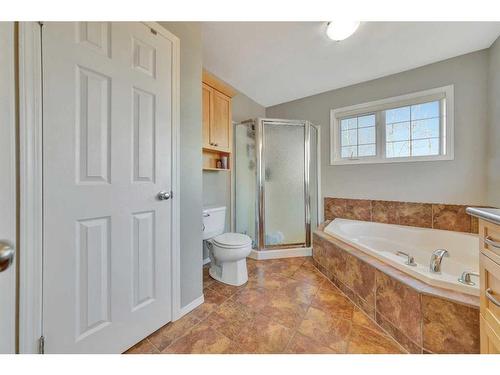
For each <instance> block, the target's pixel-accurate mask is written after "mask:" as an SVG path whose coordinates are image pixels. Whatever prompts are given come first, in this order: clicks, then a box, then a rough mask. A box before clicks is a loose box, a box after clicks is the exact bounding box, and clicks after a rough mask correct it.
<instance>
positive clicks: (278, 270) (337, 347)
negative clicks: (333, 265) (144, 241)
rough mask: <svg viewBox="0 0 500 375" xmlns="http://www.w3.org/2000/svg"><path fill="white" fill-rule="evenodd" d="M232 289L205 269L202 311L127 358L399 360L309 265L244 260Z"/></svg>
mask: <svg viewBox="0 0 500 375" xmlns="http://www.w3.org/2000/svg"><path fill="white" fill-rule="evenodd" d="M248 273H249V280H248V283H246V284H245V285H243V286H241V287H233V286H229V285H224V284H221V283H218V282H217V281H215V280H213V279H211V278H210V276H209V275H208V269H207V268H204V269H203V282H204V295H205V303H204V304H203V305H201V306H199V307H198V308H196V309H195V310H193V311H192V312H190V313H189V314H187V315H185V316H184V317H182V318H181V319H179V320H177V321H176V322H173V323H169V324H167V325H165V326H164V327H162V328H160V329H159V330H158V331H156V332H154V333H153V334H151V335H150V336H149V337H147V338H146V339H144V340H142V341H141V342H139V343H138V344H136V345H135V346H133V347H132V348H130V349H129V350H128V351H127V352H126V353H142V354H145V353H178V354H181V353H220V354H223V353H385V354H387V353H405V351H404V349H402V348H401V347H400V346H399V344H398V343H397V342H396V341H394V340H393V339H392V338H391V337H389V336H388V335H387V334H386V333H385V332H384V331H382V329H381V328H380V327H379V326H378V325H377V324H375V323H374V322H373V321H372V320H371V319H370V318H369V317H368V316H367V315H365V314H364V313H363V312H362V311H361V310H360V309H358V308H357V307H356V306H355V305H354V304H353V303H352V302H351V301H350V300H349V299H348V298H347V297H346V296H345V295H344V294H343V293H342V292H341V291H340V290H339V289H337V288H336V287H335V286H334V285H333V284H332V283H331V282H330V281H329V280H328V279H326V278H325V277H324V276H323V275H322V274H321V273H320V272H319V271H318V270H317V269H316V268H315V267H314V266H313V264H312V261H311V258H288V259H276V260H266V261H255V260H251V259H249V260H248Z"/></svg>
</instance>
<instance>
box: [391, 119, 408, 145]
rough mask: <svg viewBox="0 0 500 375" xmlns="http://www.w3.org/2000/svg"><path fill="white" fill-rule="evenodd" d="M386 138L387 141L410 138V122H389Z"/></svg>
mask: <svg viewBox="0 0 500 375" xmlns="http://www.w3.org/2000/svg"><path fill="white" fill-rule="evenodd" d="M385 129H386V130H385V139H386V141H387V142H394V141H407V140H410V123H409V122H400V123H397V124H388V125H387V126H386V128H385Z"/></svg>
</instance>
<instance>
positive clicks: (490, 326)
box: [479, 219, 500, 354]
mask: <svg viewBox="0 0 500 375" xmlns="http://www.w3.org/2000/svg"><path fill="white" fill-rule="evenodd" d="M479 237H480V266H479V267H480V272H479V273H480V279H481V286H480V300H481V308H480V309H481V316H480V326H481V353H482V354H500V225H498V224H493V223H490V222H488V221H486V220H482V219H480V220H479Z"/></svg>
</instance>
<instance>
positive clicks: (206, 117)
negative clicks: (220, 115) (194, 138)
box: [202, 84, 213, 147]
mask: <svg viewBox="0 0 500 375" xmlns="http://www.w3.org/2000/svg"><path fill="white" fill-rule="evenodd" d="M202 93H203V96H202V103H203V123H202V128H203V141H202V142H203V147H210V123H211V120H210V118H211V116H212V114H213V113H212V106H211V103H210V102H211V101H212V95H213V90H212V88H211V87H210V86H207V85H205V84H203V86H202Z"/></svg>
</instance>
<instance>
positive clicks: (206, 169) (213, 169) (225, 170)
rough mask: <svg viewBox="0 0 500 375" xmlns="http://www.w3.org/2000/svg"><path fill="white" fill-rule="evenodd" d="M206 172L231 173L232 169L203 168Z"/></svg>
mask: <svg viewBox="0 0 500 375" xmlns="http://www.w3.org/2000/svg"><path fill="white" fill-rule="evenodd" d="M203 170H204V171H212V172H229V171H230V169H227V168H226V169H224V168H203Z"/></svg>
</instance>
